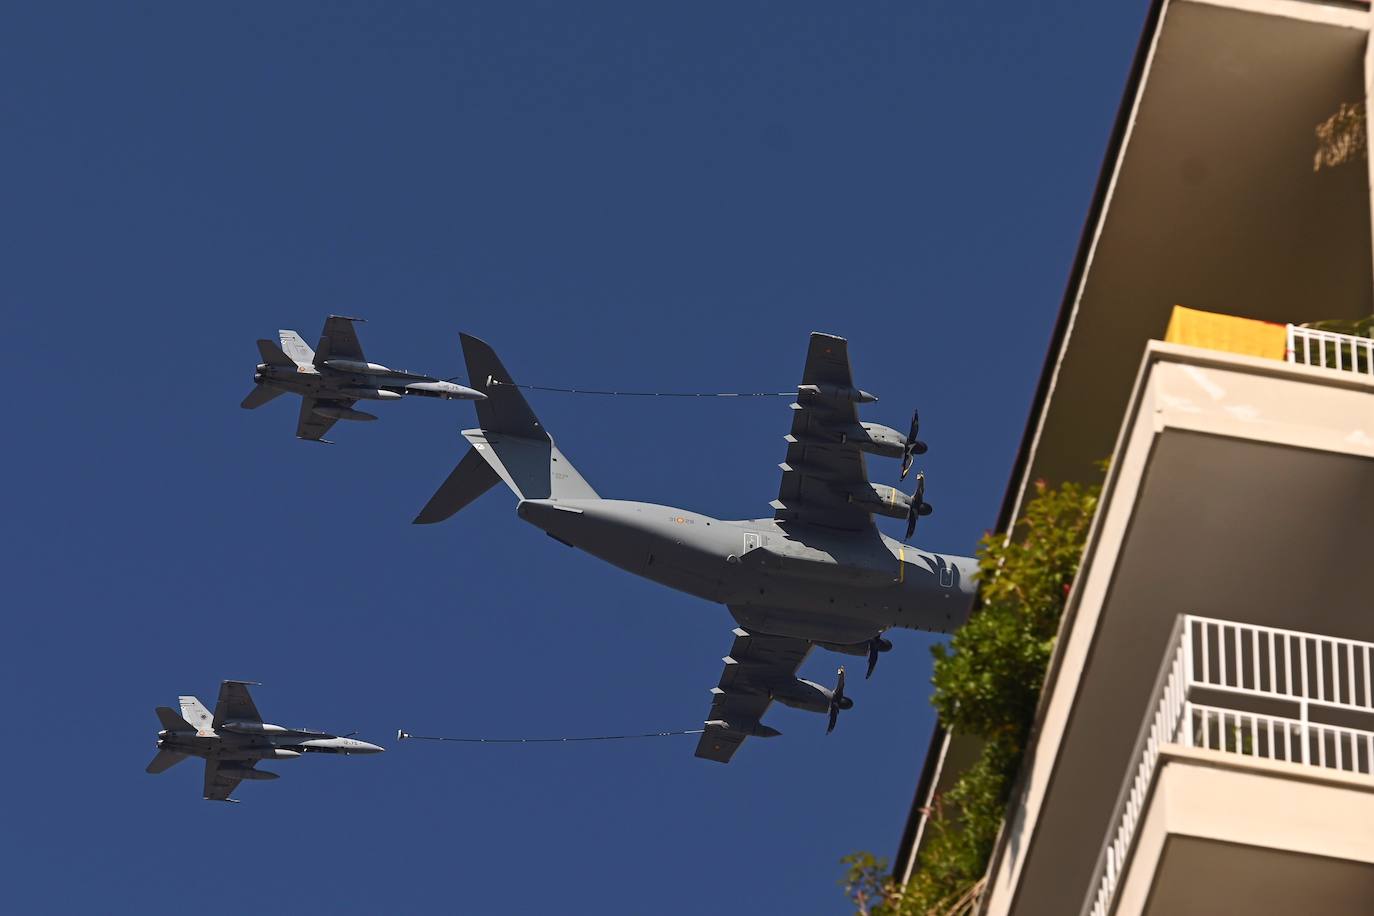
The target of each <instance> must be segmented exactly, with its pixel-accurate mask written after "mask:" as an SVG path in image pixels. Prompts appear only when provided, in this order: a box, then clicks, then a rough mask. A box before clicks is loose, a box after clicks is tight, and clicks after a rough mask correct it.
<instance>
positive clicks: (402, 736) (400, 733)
mask: <svg viewBox="0 0 1374 916" xmlns="http://www.w3.org/2000/svg"><path fill="white" fill-rule="evenodd" d="M705 731H706V729H704V728H688V729H683V730H682V731H675V732H644V733H643V734H639V735H579V736H577V737H569V738H454V737H450V736H446V735H412V734H411V733H410V732H408V731H404V730H402V729H397V730H396V740H397V741H405V740H406V739H413V740H416V741H454V742H458V743H460V744H554V743H561V744H570V743H572V742H574V741H624V740H626V739H629V738H671V737H673V736H675V735H700V734H703V733H704V732H705Z"/></svg>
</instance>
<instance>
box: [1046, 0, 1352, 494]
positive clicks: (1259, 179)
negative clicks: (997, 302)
mask: <svg viewBox="0 0 1374 916" xmlns="http://www.w3.org/2000/svg"><path fill="white" fill-rule="evenodd" d="M1247 5H1249V6H1252V7H1255V8H1256V9H1264V10H1274V11H1288V12H1291V13H1294V14H1299V15H1304V16H1309V17H1312V18H1315V19H1318V20H1324V21H1321V22H1314V21H1300V20H1297V19H1293V18H1288V17H1287V16H1284V15H1269V14H1266V13H1259V12H1246V11H1241V10H1237V9H1233V8H1228V7H1226V6H1222V5H1213V4H1211V3H1199V2H1184V0H1175V2H1173V3H1170V4H1169V6H1168V7H1167V9H1166V11H1165V14H1164V19H1163V23H1162V25H1161V27H1160V32H1159V38H1158V44H1157V47H1156V50H1155V53H1154V56H1153V58H1152V61H1151V63H1150V65H1149V69H1148V70H1147V72H1146V74H1145V77H1144V82H1143V84H1142V89H1141V92H1140V103H1139V108H1138V110H1137V112H1136V116H1135V119H1134V122H1133V124H1132V126H1131V128H1130V132H1129V134H1128V136H1127V139H1126V143H1125V147H1124V153H1123V156H1122V160H1121V168H1120V172H1119V174H1118V175H1117V179H1116V182H1115V185H1114V187H1113V188H1112V190H1111V192H1110V196H1109V199H1108V202H1107V204H1106V210H1105V215H1104V217H1103V219H1102V222H1101V224H1100V234H1099V236H1098V238H1097V240H1096V243H1095V245H1094V246H1093V248H1092V251H1091V256H1090V259H1089V261H1088V265H1087V268H1086V273H1085V276H1084V280H1083V284H1082V286H1081V291H1080V295H1081V298H1080V300H1079V303H1078V308H1077V311H1076V313H1075V314H1074V317H1073V321H1072V326H1071V329H1070V330H1069V331H1068V337H1067V341H1066V347H1065V350H1064V354H1063V362H1062V366H1061V368H1060V371H1059V374H1058V377H1057V379H1056V381H1055V386H1054V388H1053V390H1052V393H1051V394H1050V400H1049V406H1048V410H1047V411H1046V414H1045V420H1044V426H1043V429H1042V432H1041V436H1040V441H1039V443H1038V445H1037V447H1036V451H1035V453H1034V454H1033V456H1032V459H1031V460H1032V464H1031V471H1030V474H1029V475H1028V476H1027V478H1026V479H1035V478H1036V477H1044V478H1046V479H1049V480H1066V479H1078V480H1085V479H1092V478H1094V477H1095V473H1094V470H1093V463H1094V462H1095V461H1097V460H1099V459H1101V458H1103V457H1105V456H1106V455H1108V454H1109V453H1110V452H1111V449H1112V443H1113V440H1114V438H1115V436H1116V433H1117V429H1118V427H1119V425H1120V423H1121V415H1122V411H1123V410H1124V408H1125V406H1126V402H1127V399H1128V397H1129V395H1130V390H1131V384H1132V381H1133V378H1134V375H1135V371H1136V369H1137V367H1138V366H1139V365H1140V354H1141V350H1142V348H1143V346H1144V343H1145V341H1146V340H1149V339H1151V338H1154V339H1159V338H1162V337H1163V335H1164V329H1165V326H1166V325H1167V323H1168V318H1169V312H1170V310H1171V308H1172V307H1173V306H1174V305H1175V304H1180V305H1187V306H1190V307H1193V308H1200V309H1206V310H1210V311H1218V312H1225V313H1228V314H1233V315H1241V316H1245V317H1250V318H1258V319H1263V320H1268V321H1275V322H1290V321H1291V322H1293V323H1301V322H1303V321H1310V320H1314V319H1320V318H1335V317H1358V316H1362V315H1368V314H1370V313H1371V312H1374V298H1372V297H1371V278H1374V267H1371V241H1370V193H1369V179H1368V169H1367V167H1366V164H1365V163H1364V162H1353V163H1348V164H1345V165H1341V166H1337V167H1335V168H1328V169H1323V170H1322V171H1321V172H1316V173H1314V172H1313V159H1314V155H1315V150H1316V139H1315V128H1316V125H1317V124H1319V123H1320V122H1322V121H1324V120H1326V119H1327V118H1329V117H1330V116H1331V115H1332V114H1334V113H1335V112H1336V110H1337V109H1338V107H1339V106H1340V105H1341V103H1353V102H1358V101H1360V100H1362V99H1363V98H1364V53H1365V43H1366V41H1367V38H1368V27H1369V17H1368V14H1367V13H1357V12H1355V11H1353V10H1343V9H1335V8H1330V7H1321V6H1317V5H1315V4H1300V3H1277V2H1268V3H1266V2H1263V0H1261V2H1255V3H1249V4H1247ZM1337 23H1345V24H1346V25H1341V24H1337Z"/></svg>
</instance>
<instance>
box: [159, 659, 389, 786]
mask: <svg viewBox="0 0 1374 916" xmlns="http://www.w3.org/2000/svg"><path fill="white" fill-rule="evenodd" d="M252 686H257V685H256V684H255V683H254V682H253V681H224V682H223V683H221V684H220V688H219V701H218V702H216V703H215V714H214V716H211V715H210V711H209V710H207V709H206V708H205V707H204V706H203V705H202V704H201V702H200V700H198V699H196V698H195V697H180V698H179V699H180V700H181V714H180V715H178V714H177V713H176V711H175V710H173V709H171V708H170V707H167V706H159V707H158V708H157V717H158V719H159V721H161V722H162V731H160V732H158V733H157V756H156V757H154V758H153V760H152V762H151V763H149V764H148V772H149V773H161V772H163V771H164V770H168V769H171V768H172V767H174V766H176V765H177V764H178V763H181V761H183V760H185V759H186V758H187V757H203V758H205V798H206V799H208V800H211V801H237V799H233V798H230V797H229V795H230V794H231V793H232V792H233V791H234V789H235V788H236V787H237V786H238V784H239V782H240V781H241V780H244V779H276V778H277V774H276V773H269V772H267V771H266V770H258V769H254V767H256V766H257V764H258V762H259V761H261V760H294V759H296V758H297V757H300V756H301V755H302V754H378V753H381V752H382V751H383V750H385V748H381V747H378V746H377V745H375V744H368V743H367V742H366V741H359V740H357V739H356V738H353V737H352V736H343V737H340V736H339V735H331V734H329V733H328V732H317V731H312V730H311V729H308V728H283V727H282V726H280V725H269V724H268V723H266V722H264V721H262V716H260V715H258V707H257V706H256V705H255V704H254V703H253V697H252V696H250V695H249V693H248V688H249V687H252Z"/></svg>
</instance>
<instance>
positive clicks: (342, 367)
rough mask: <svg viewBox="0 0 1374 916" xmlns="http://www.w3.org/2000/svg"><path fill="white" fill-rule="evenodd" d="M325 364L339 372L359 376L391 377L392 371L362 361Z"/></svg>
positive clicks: (337, 360)
mask: <svg viewBox="0 0 1374 916" xmlns="http://www.w3.org/2000/svg"><path fill="white" fill-rule="evenodd" d="M324 364H325V365H326V366H328V367H329V368H331V369H337V370H338V371H339V372H356V373H358V374H359V375H390V374H391V370H390V369H388V368H387V367H386V366H383V365H382V364H381V363H369V362H366V361H364V360H360V359H327V360H325V361H324Z"/></svg>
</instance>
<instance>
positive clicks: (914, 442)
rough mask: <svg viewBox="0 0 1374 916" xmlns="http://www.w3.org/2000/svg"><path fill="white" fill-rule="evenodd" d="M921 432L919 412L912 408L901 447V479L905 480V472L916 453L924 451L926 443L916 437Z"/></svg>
mask: <svg viewBox="0 0 1374 916" xmlns="http://www.w3.org/2000/svg"><path fill="white" fill-rule="evenodd" d="M920 432H921V412H920V411H919V410H913V411H912V412H911V430H910V431H909V432H908V433H907V436H906V445H905V446H903V447H902V475H901V479H902V480H906V475H907V472H908V471H910V470H911V465H912V462H913V461H915V459H916V456H917V455H924V454H925V453H926V444H925V443H924V442H922V441H921V440H920V439H918V438H916V437H917V435H919V434H920Z"/></svg>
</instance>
